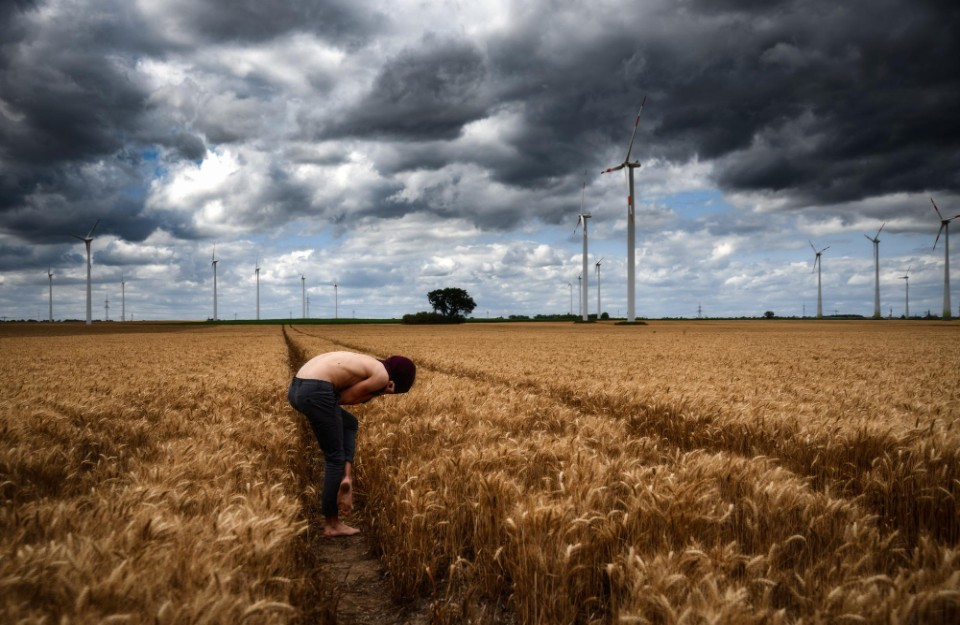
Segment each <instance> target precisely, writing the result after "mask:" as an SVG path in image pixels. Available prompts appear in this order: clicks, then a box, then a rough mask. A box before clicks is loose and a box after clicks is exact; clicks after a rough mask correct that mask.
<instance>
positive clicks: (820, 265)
mask: <svg viewBox="0 0 960 625" xmlns="http://www.w3.org/2000/svg"><path fill="white" fill-rule="evenodd" d="M810 247H812V248H813V253H814V254H815V255H816V256H815V257H814V259H813V270H814V271H816V272H817V319H823V291H822V289H821V288H820V286H821V280H820V270H821V269H823V263H822V262H820V254H823V253H824V252H826V251H827V250H829V249H830V246H829V245H828V246H827V247H825V248H823V249H822V250H820V251H817V248H816V247H815V246H814V245H813V241H810Z"/></svg>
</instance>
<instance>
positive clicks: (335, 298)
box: [333, 280, 340, 319]
mask: <svg viewBox="0 0 960 625" xmlns="http://www.w3.org/2000/svg"><path fill="white" fill-rule="evenodd" d="M333 318H334V319H339V318H340V297H339V295H338V294H337V281H336V280H334V281H333Z"/></svg>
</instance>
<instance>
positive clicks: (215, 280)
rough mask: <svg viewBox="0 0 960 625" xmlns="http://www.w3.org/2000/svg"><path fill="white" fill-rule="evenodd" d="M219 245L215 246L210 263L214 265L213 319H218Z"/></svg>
mask: <svg viewBox="0 0 960 625" xmlns="http://www.w3.org/2000/svg"><path fill="white" fill-rule="evenodd" d="M219 262H220V261H219V260H217V246H216V244H214V246H213V254H211V255H210V264H211V265H213V320H214V321H217V263H219Z"/></svg>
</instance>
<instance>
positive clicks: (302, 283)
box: [300, 273, 307, 319]
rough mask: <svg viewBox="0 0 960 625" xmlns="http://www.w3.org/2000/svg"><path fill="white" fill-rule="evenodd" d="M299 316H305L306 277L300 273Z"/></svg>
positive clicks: (303, 317)
mask: <svg viewBox="0 0 960 625" xmlns="http://www.w3.org/2000/svg"><path fill="white" fill-rule="evenodd" d="M300 318H301V319H306V318H307V277H306V276H305V275H303V274H302V273H301V274H300Z"/></svg>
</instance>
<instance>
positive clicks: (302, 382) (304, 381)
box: [290, 376, 337, 392]
mask: <svg viewBox="0 0 960 625" xmlns="http://www.w3.org/2000/svg"><path fill="white" fill-rule="evenodd" d="M290 384H292V385H294V386H319V387H321V388H322V387H327V388H329V389H330V390H331V391H334V392H336V390H337V389H336V387H334V386H333V383H332V382H328V381H327V380H313V379H310V378H298V377H296V376H294V378H293V380H292V381H291V382H290Z"/></svg>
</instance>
